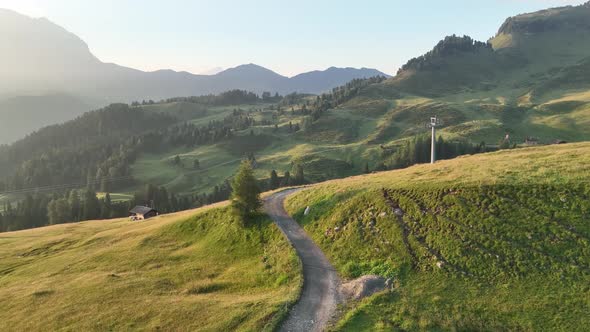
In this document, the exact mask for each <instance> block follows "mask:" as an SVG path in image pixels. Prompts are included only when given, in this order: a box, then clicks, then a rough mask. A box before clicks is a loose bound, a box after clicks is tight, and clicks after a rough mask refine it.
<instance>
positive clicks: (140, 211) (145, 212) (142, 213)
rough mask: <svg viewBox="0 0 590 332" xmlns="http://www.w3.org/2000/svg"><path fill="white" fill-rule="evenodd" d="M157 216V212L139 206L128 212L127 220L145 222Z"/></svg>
mask: <svg viewBox="0 0 590 332" xmlns="http://www.w3.org/2000/svg"><path fill="white" fill-rule="evenodd" d="M157 215H158V211H157V210H155V209H152V208H151V207H147V206H141V205H138V206H136V207H134V208H133V209H131V211H129V218H131V220H145V219H149V218H151V217H155V216H157Z"/></svg>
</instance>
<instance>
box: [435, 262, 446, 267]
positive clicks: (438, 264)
mask: <svg viewBox="0 0 590 332" xmlns="http://www.w3.org/2000/svg"><path fill="white" fill-rule="evenodd" d="M436 266H437V267H438V268H439V269H442V268H443V266H445V262H443V261H438V262H436Z"/></svg>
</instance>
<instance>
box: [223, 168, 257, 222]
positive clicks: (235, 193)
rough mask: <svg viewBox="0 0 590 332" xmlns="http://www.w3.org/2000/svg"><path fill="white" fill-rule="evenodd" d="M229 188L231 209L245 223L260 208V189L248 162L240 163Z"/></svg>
mask: <svg viewBox="0 0 590 332" xmlns="http://www.w3.org/2000/svg"><path fill="white" fill-rule="evenodd" d="M231 187H232V194H231V206H232V209H233V211H234V213H235V214H236V215H237V216H238V217H240V218H241V219H242V221H246V220H247V219H248V218H249V217H251V216H252V215H253V214H254V213H256V212H257V211H258V209H260V207H261V206H262V202H261V201H260V188H259V187H258V183H257V181H256V178H255V177H254V171H253V169H252V164H251V162H250V161H249V160H244V161H242V164H241V165H240V169H239V170H238V173H237V174H236V175H235V177H234V179H233V181H232V185H231Z"/></svg>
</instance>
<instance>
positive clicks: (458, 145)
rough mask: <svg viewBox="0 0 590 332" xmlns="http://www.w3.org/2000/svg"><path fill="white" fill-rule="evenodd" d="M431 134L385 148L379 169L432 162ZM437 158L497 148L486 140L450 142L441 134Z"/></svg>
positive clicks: (447, 157) (437, 145) (453, 156)
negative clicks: (477, 142)
mask: <svg viewBox="0 0 590 332" xmlns="http://www.w3.org/2000/svg"><path fill="white" fill-rule="evenodd" d="M430 140H431V138H430V136H429V135H418V136H415V137H414V138H412V139H408V140H406V142H405V144H404V145H402V146H399V147H398V148H397V149H395V150H389V149H385V150H384V151H383V156H382V157H383V159H384V160H385V161H384V162H383V163H382V164H380V165H378V166H377V170H391V169H400V168H406V167H410V166H412V165H416V164H424V163H429V162H430V152H431V149H430V147H431V143H430ZM435 150H436V151H435V154H436V159H437V160H444V159H452V158H455V157H458V156H462V155H466V154H477V153H484V152H491V151H495V150H497V148H493V147H489V146H486V143H485V142H481V143H480V144H472V143H469V142H465V141H455V142H449V141H445V140H444V139H443V138H442V136H439V137H438V139H437V142H436V149H435Z"/></svg>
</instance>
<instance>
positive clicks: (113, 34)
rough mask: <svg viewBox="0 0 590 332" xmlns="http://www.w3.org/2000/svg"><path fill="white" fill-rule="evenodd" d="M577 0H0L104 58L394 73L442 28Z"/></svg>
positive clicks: (477, 26) (485, 32)
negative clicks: (57, 28) (42, 19)
mask: <svg viewBox="0 0 590 332" xmlns="http://www.w3.org/2000/svg"><path fill="white" fill-rule="evenodd" d="M583 2H585V1H584V0H577V1H576V0H571V1H568V0H481V1H480V0H444V1H441V0H436V1H435V0H432V1H424V0H414V1H407V0H363V1H358V0H355V1H348V0H338V1H336V0H313V1H312V0H296V1H293V0H290V1H287V0H251V1H237V0H236V1H229V0H193V1H188V0H166V1H164V0H162V1H155V0H92V1H90V0H37V1H35V0H0V8H9V9H13V10H16V11H18V12H21V13H23V14H27V15H29V16H33V17H40V16H44V17H47V18H49V19H50V20H51V21H53V22H55V23H57V24H59V25H61V26H63V27H64V28H66V29H67V30H69V31H71V32H73V33H74V34H76V35H78V36H80V37H81V38H82V39H83V40H84V41H86V42H87V43H88V45H89V46H90V49H91V51H92V52H93V53H94V54H95V55H96V56H97V57H98V58H100V59H101V60H102V61H105V62H115V63H118V64H121V65H125V66H129V67H134V68H138V69H143V70H156V69H163V68H171V69H174V70H186V71H190V72H193V73H199V72H202V71H206V70H208V69H211V68H214V67H223V68H229V67H233V66H236V65H239V64H244V63H256V64H259V65H262V66H264V67H267V68H269V69H272V70H274V71H276V72H278V73H280V74H283V75H287V76H291V75H294V74H297V73H300V72H303V71H309V70H314V69H325V68H327V67H329V66H338V67H347V66H349V67H372V68H377V69H379V70H381V71H384V72H386V73H390V74H392V73H395V71H396V70H397V68H398V67H399V66H401V65H402V64H403V63H405V62H406V61H407V60H408V59H409V58H412V57H414V56H417V55H420V54H422V53H424V52H426V51H428V50H429V49H431V48H432V46H434V44H436V42H438V41H439V40H440V39H442V38H443V37H444V36H445V35H450V34H453V33H455V34H460V35H463V34H468V35H470V36H472V37H474V38H476V39H479V40H487V39H488V38H489V37H491V36H493V35H494V34H495V33H496V31H497V29H498V27H499V26H500V24H501V23H502V22H503V21H504V19H506V18H507V17H508V16H514V15H516V14H519V13H524V12H530V11H535V10H539V9H543V8H547V7H554V6H561V5H568V4H574V5H575V4H581V3H583Z"/></svg>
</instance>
